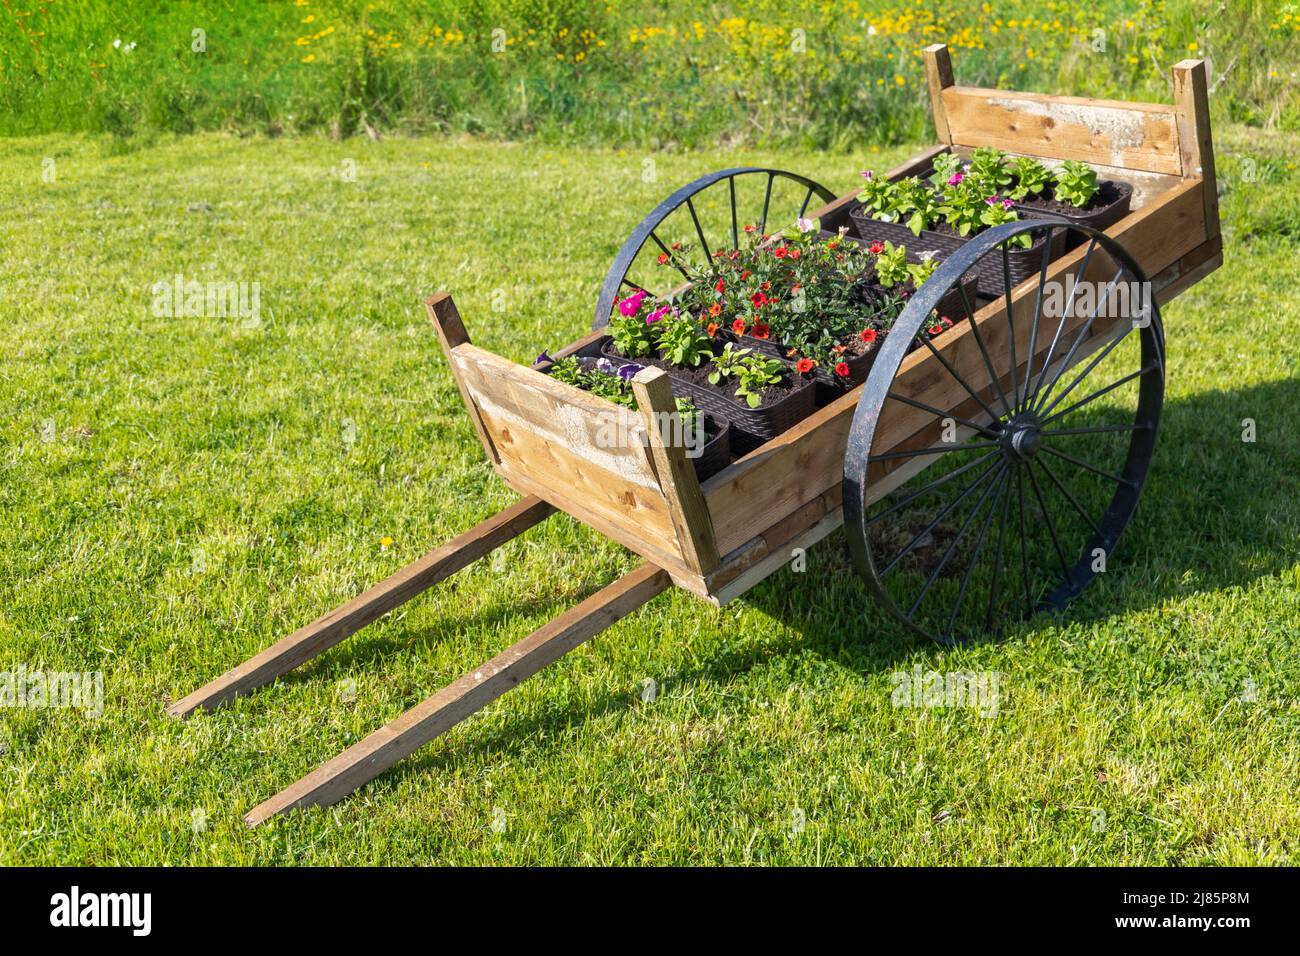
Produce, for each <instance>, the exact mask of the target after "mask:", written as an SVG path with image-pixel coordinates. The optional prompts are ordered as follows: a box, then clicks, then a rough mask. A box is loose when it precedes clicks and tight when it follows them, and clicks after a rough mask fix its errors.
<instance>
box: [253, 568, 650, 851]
mask: <svg viewBox="0 0 1300 956" xmlns="http://www.w3.org/2000/svg"><path fill="white" fill-rule="evenodd" d="M668 586H669V577H668V575H667V574H666V573H665V572H664V571H662V570H661V569H659V568H656V567H654V566H653V565H648V564H642V565H640V566H639V567H637V568H636V569H635V570H633V571H631V572H630V573H628V574H625V575H624V576H623V577H621V578H619V579H618V580H617V581H615V582H614V583H613V584H610V585H609V586H608V587H605V588H602V589H601V590H600V591H598V592H596V593H595V594H593V595H592V596H591V597H589V598H587V600H585V601H583V602H582V603H581V604H579V605H578V606H577V607H575V608H573V609H572V610H570V611H566V612H565V613H564V614H561V615H560V616H559V617H557V618H556V619H555V620H553V621H551V622H550V623H549V624H547V625H546V626H544V627H542V628H539V629H538V630H536V631H534V632H533V633H532V634H530V635H528V637H526V638H524V639H523V640H522V641H520V642H519V643H518V644H515V645H514V646H513V647H511V648H509V649H508V650H506V651H503V652H502V653H500V654H498V655H497V656H496V657H494V658H492V660H490V661H488V662H487V663H486V664H483V665H482V666H481V667H477V668H475V669H474V670H472V671H470V672H469V673H467V674H465V675H464V676H463V677H461V678H460V679H459V680H457V681H456V682H454V683H452V684H450V685H448V686H447V687H445V688H443V689H442V690H440V691H439V692H438V693H436V694H434V695H433V696H432V697H430V698H429V699H427V700H426V701H424V702H423V703H421V704H419V705H417V706H416V707H413V708H411V709H410V710H408V711H407V712H406V713H405V714H403V715H402V716H401V717H398V718H397V719H396V720H394V721H392V722H391V723H389V724H386V725H385V726H383V727H381V728H380V729H379V730H377V731H375V732H374V733H373V734H371V735H370V736H369V737H366V738H365V739H364V740H362V741H360V742H359V743H357V744H354V745H353V746H351V747H349V748H348V749H347V750H345V751H344V752H343V753H341V754H339V756H337V757H335V758H334V759H333V760H331V761H329V762H328V763H326V764H324V765H323V766H321V767H320V768H318V769H317V770H315V771H313V772H312V773H310V774H308V775H307V776H305V777H303V778H302V779H301V780H299V781H298V782H297V783H295V784H293V785H292V786H290V787H287V788H286V789H284V790H282V791H281V792H280V793H278V794H276V795H275V796H274V797H272V798H271V799H269V800H267V801H265V802H264V803H261V804H259V805H258V806H256V807H254V808H253V809H252V810H250V811H249V812H248V814H247V815H245V817H244V822H245V823H247V824H248V825H249V826H257V825H258V824H259V823H262V822H264V821H265V820H267V819H268V818H270V817H272V816H274V815H275V814H278V813H283V812H285V811H287V810H293V809H297V808H299V807H307V806H328V805H329V804H332V803H336V802H338V801H339V800H341V799H343V798H344V797H346V796H347V795H348V794H350V793H352V791H354V790H356V789H357V788H358V787H360V786H361V785H362V784H365V783H368V782H369V781H371V780H373V779H374V778H375V777H377V776H379V775H380V774H381V773H383V772H384V771H385V770H387V769H388V768H389V767H391V766H393V764H395V763H397V762H398V761H399V760H401V759H402V758H404V757H406V756H408V755H409V754H411V753H413V752H414V751H416V750H418V749H419V748H420V747H423V746H424V745H425V744H427V743H428V742H429V741H431V740H433V739H434V738H435V737H437V736H438V735H440V734H442V733H444V732H445V731H447V730H448V729H450V728H451V727H454V726H455V725H456V724H458V723H460V722H461V721H462V720H464V719H465V718H466V717H469V716H470V715H471V714H474V713H476V712H478V711H479V710H482V709H483V708H484V707H485V706H487V705H488V704H489V703H491V702H492V701H494V700H496V699H497V698H498V697H500V696H501V695H502V694H504V693H505V692H506V691H508V690H510V689H511V688H513V687H516V686H518V685H519V684H520V683H521V682H522V681H524V680H526V679H528V678H529V677H531V676H532V675H533V674H535V673H537V672H538V671H539V670H541V669H542V668H543V667H545V666H546V665H547V664H550V663H552V662H553V661H556V660H558V659H559V658H560V657H562V656H563V655H564V654H566V653H568V652H569V651H571V650H573V649H574V648H575V647H577V646H578V645H580V644H582V643H583V642H585V641H587V640H589V639H591V638H592V637H595V636H596V635H597V634H599V633H600V632H601V631H603V630H605V628H607V627H609V626H610V625H611V624H613V623H614V622H615V621H617V620H619V619H620V618H622V617H624V616H626V615H627V614H630V613H631V612H632V611H635V610H636V609H637V608H639V607H641V605H643V604H645V603H646V602H647V601H649V600H650V599H651V598H653V597H655V595H657V594H659V593H660V592H662V591H663V590H665V589H666V588H667V587H668Z"/></svg>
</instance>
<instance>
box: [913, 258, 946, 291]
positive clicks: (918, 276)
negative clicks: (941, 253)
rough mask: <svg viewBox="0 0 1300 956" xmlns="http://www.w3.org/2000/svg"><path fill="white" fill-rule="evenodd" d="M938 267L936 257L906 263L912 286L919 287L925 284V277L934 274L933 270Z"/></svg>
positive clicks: (927, 277)
mask: <svg viewBox="0 0 1300 956" xmlns="http://www.w3.org/2000/svg"><path fill="white" fill-rule="evenodd" d="M937 268H939V260H938V259H933V258H932V259H922V260H921V261H920V262H914V263H911V262H910V263H908V265H907V276H908V278H909V279H911V280H912V286H913V287H914V288H917V289H919V288H921V286H923V285H925V282H926V280H927V279H929V278H930V276H932V275H934V270H935V269H937Z"/></svg>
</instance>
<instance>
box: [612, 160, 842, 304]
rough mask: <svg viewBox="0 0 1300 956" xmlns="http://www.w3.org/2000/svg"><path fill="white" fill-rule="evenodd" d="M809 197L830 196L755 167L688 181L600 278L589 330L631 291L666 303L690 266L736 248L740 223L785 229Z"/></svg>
mask: <svg viewBox="0 0 1300 956" xmlns="http://www.w3.org/2000/svg"><path fill="white" fill-rule="evenodd" d="M814 197H816V198H818V199H820V200H821V201H822V204H825V203H828V202H830V201H831V200H832V199H834V198H835V194H834V193H832V192H831V191H830V190H829V189H827V188H826V187H825V186H823V185H821V184H820V183H817V182H814V181H813V180H811V179H809V178H808V177H806V176H800V175H798V174H797V173H791V172H786V171H785V170H782V169H766V168H763V167H759V166H738V167H736V168H734V169H723V170H719V171H718V172H716V173H709V174H708V175H707V176H701V177H700V178H699V179H697V180H695V181H694V182H690V183H687V184H686V185H685V186H683V187H681V188H680V189H678V190H677V191H676V192H674V193H673V194H672V195H671V196H669V197H668V198H667V199H665V200H664V201H663V202H661V203H660V204H659V205H657V206H655V208H654V209H653V210H651V212H650V214H649V215H648V216H646V217H645V218H644V219H642V220H641V222H640V224H639V225H638V226H637V227H636V228H635V229H634V230H632V234H631V235H630V236H628V237H627V241H626V242H624V243H623V248H621V249H619V251H618V255H617V256H616V257H615V259H614V263H613V265H611V266H610V267H609V272H607V273H606V274H605V282H604V284H603V285H602V286H601V288H600V297H599V298H598V299H597V300H596V315H595V318H594V319H593V321H592V323H591V327H592V328H593V329H599V328H603V327H604V326H605V325H606V323H608V322H609V315H610V312H611V310H613V308H614V303H615V302H616V301H617V300H618V299H619V298H621V297H624V296H627V295H630V294H631V293H633V292H635V291H637V290H638V289H644V290H645V291H646V292H648V293H650V294H651V295H653V296H655V297H656V298H667V297H668V295H669V294H670V293H671V292H672V291H673V290H674V289H675V288H677V287H678V286H680V285H681V284H682V283H683V282H685V281H686V279H687V278H688V272H689V271H690V269H691V267H692V266H694V267H695V270H696V271H703V269H704V268H707V267H708V265H709V263H710V261H711V254H712V253H713V252H716V251H718V250H719V249H736V248H739V246H740V237H741V233H742V230H743V229H744V228H745V227H746V226H747V225H748V226H753V227H754V228H757V229H758V231H759V232H760V233H764V232H766V231H767V229H768V227H769V226H776V225H779V227H780V228H785V227H786V226H788V225H791V224H792V223H793V222H794V221H795V220H796V219H798V218H800V217H802V216H804V215H806V214H807V212H808V211H809V209H810V208H818V207H814V206H812V201H813V198H814ZM661 259H662V262H661V261H660V260H661ZM663 266H667V267H668V268H664V267H663Z"/></svg>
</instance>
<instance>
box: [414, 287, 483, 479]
mask: <svg viewBox="0 0 1300 956" xmlns="http://www.w3.org/2000/svg"><path fill="white" fill-rule="evenodd" d="M424 306H425V308H426V309H428V311H429V320H430V321H431V322H432V323H433V328H434V331H435V332H437V333H438V341H439V342H441V343H442V350H443V352H445V353H446V355H447V365H448V366H449V367H450V368H451V377H452V378H454V379H455V380H456V388H457V390H458V391H459V392H460V397H461V400H462V401H463V402H464V403H465V410H466V411H467V412H469V417H470V421H472V422H473V423H474V431H475V432H476V433H477V434H478V440H479V441H480V442H481V443H482V445H483V450H484V451H485V452H487V456H488V459H489V460H490V461H491V462H492V464H493V465H499V464H500V463H501V456H500V455H499V454H498V453H497V449H496V445H494V444H493V443H492V438H491V437H490V436H489V434H488V430H487V426H486V425H485V424H484V422H483V415H482V412H480V411H479V408H478V406H477V405H476V404H475V403H474V398H473V396H472V395H471V394H470V391H469V389H468V388H467V387H466V385H465V380H464V379H463V378H462V377H461V374H460V369H459V368H457V367H456V356H455V354H454V353H455V351H456V348H457V347H458V346H461V345H469V344H470V341H469V333H468V332H466V331H465V323H464V322H462V321H461V318H460V312H459V310H458V309H457V308H456V302H455V300H453V299H452V297H451V293H449V292H438V293H436V294H434V295H431V296H429V298H427V299H425V300H424Z"/></svg>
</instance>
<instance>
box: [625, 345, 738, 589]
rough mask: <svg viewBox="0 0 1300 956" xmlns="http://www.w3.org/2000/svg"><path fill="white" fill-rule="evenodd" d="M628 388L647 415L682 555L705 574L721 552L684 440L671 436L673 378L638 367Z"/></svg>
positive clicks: (654, 457)
mask: <svg viewBox="0 0 1300 956" xmlns="http://www.w3.org/2000/svg"><path fill="white" fill-rule="evenodd" d="M632 393H633V394H634V395H635V396H636V400H637V407H638V409H639V410H640V412H641V417H642V419H643V420H644V421H645V428H646V437H647V440H648V441H649V443H650V455H651V458H652V460H653V461H654V466H655V471H656V472H657V474H658V476H659V486H660V488H661V490H662V491H663V495H664V500H665V501H666V502H667V505H668V513H669V516H670V517H671V518H672V523H673V529H674V530H675V531H676V532H677V545H678V548H679V549H680V551H681V555H682V560H683V561H684V563H685V564H686V566H687V567H688V568H689V569H690V570H691V571H693V572H695V573H696V574H698V575H700V576H701V577H707V576H708V575H709V574H712V573H713V572H714V571H715V570H717V568H718V565H719V564H721V558H720V557H719V556H718V545H717V542H716V540H715V538H714V533H713V519H712V518H711V517H710V515H709V506H708V503H707V502H705V500H704V492H703V491H701V490H700V482H699V479H698V478H697V477H696V475H695V467H694V465H693V464H692V462H691V461H690V459H688V458H687V457H686V449H685V448H683V447H682V443H681V442H679V441H676V440H674V439H675V437H676V436H680V434H681V432H682V429H680V428H677V429H673V428H670V427H667V426H668V423H669V422H673V421H678V419H677V402H676V400H675V399H674V398H673V387H672V382H671V380H670V378H669V376H668V373H667V372H664V371H663V370H662V369H657V368H646V369H642V370H641V371H640V372H638V373H637V374H636V377H635V378H633V379H632Z"/></svg>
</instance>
